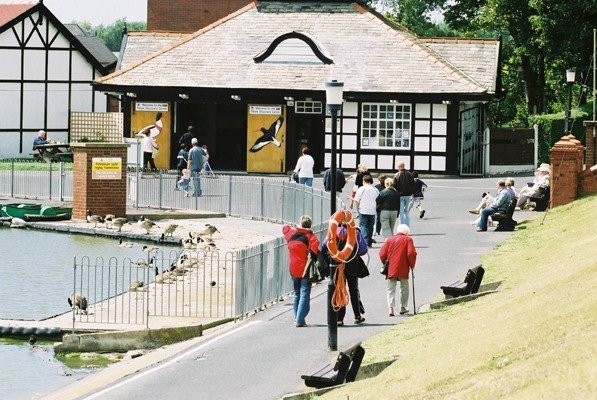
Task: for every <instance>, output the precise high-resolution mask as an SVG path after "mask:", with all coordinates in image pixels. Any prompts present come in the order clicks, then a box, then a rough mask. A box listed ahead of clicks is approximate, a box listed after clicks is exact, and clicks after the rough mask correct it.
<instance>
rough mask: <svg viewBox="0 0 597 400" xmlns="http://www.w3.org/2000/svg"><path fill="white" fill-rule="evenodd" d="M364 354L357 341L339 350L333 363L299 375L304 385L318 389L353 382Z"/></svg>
mask: <svg viewBox="0 0 597 400" xmlns="http://www.w3.org/2000/svg"><path fill="white" fill-rule="evenodd" d="M364 356H365V349H364V348H363V347H362V346H361V342H359V343H357V344H355V345H354V346H352V347H350V348H348V349H346V350H344V351H341V352H340V353H339V354H338V357H337V358H336V363H335V364H333V365H332V364H325V365H322V366H320V367H318V368H316V369H314V370H312V371H311V372H309V373H308V374H305V375H301V378H302V379H304V380H305V385H307V386H309V387H314V388H318V389H321V388H325V387H330V386H336V385H341V384H343V383H344V382H354V380H355V379H356V377H357V373H358V372H359V368H360V367H361V362H362V361H363V357H364Z"/></svg>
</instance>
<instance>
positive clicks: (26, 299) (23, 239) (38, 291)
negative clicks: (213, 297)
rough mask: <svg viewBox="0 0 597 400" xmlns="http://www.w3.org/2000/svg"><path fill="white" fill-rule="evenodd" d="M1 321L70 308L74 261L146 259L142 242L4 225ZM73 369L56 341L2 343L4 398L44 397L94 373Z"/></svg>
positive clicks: (0, 233) (0, 237) (0, 232)
mask: <svg viewBox="0 0 597 400" xmlns="http://www.w3.org/2000/svg"><path fill="white" fill-rule="evenodd" d="M0 246H2V249H1V252H2V257H1V258H0V272H1V273H2V278H1V279H0V293H2V296H1V299H2V301H1V302H0V318H1V319H24V320H40V319H44V318H48V317H51V316H54V315H57V314H62V313H64V312H67V311H69V310H70V308H69V305H68V303H67V298H68V296H69V295H70V294H71V293H72V287H73V265H74V259H75V257H77V259H79V258H81V257H84V256H87V257H90V258H91V259H95V258H96V257H103V258H104V259H108V258H110V257H116V258H117V259H119V260H123V259H125V258H131V259H133V260H136V259H138V258H140V257H143V255H144V253H143V251H142V244H140V245H138V246H137V245H135V246H133V247H132V248H122V247H119V246H118V240H116V239H110V238H101V237H95V236H88V235H80V234H79V235H69V234H64V233H54V232H46V231H39V230H31V229H11V228H6V227H0ZM96 368H97V367H83V368H79V367H72V366H67V365H66V364H64V363H62V362H60V361H58V360H57V359H56V358H55V357H54V351H53V347H52V342H43V341H41V342H38V343H37V345H36V346H35V347H31V346H29V344H28V343H27V342H26V341H19V340H5V339H2V340H0V399H13V400H15V399H30V398H36V397H40V396H41V394H44V393H48V392H50V391H52V390H55V389H57V388H60V387H62V386H64V385H66V384H68V383H70V382H73V381H75V380H78V379H80V378H81V377H82V376H84V375H86V374H88V373H90V372H91V371H93V370H95V369H96Z"/></svg>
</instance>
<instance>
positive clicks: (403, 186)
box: [394, 161, 415, 226]
mask: <svg viewBox="0 0 597 400" xmlns="http://www.w3.org/2000/svg"><path fill="white" fill-rule="evenodd" d="M396 167H397V169H398V172H396V175H394V188H395V189H396V190H397V191H398V193H399V194H400V213H399V216H400V223H401V224H404V225H407V226H410V218H409V216H408V205H409V204H410V198H411V196H412V195H413V192H414V190H415V178H413V175H412V174H411V173H410V172H408V171H407V170H405V169H404V162H402V161H400V162H398V165H397V166H396Z"/></svg>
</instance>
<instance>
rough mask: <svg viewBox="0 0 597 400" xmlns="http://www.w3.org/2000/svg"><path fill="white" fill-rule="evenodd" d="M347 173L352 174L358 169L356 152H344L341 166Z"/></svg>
mask: <svg viewBox="0 0 597 400" xmlns="http://www.w3.org/2000/svg"><path fill="white" fill-rule="evenodd" d="M340 168H342V169H343V170H344V172H345V173H347V174H351V173H352V171H355V170H356V169H357V155H356V154H342V166H340Z"/></svg>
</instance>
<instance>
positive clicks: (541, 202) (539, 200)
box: [529, 188, 550, 211]
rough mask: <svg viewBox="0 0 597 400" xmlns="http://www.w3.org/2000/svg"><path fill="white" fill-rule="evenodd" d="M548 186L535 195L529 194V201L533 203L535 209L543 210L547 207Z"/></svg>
mask: <svg viewBox="0 0 597 400" xmlns="http://www.w3.org/2000/svg"><path fill="white" fill-rule="evenodd" d="M549 192H550V190H549V188H547V189H544V190H542V191H541V192H540V193H538V194H537V195H535V196H530V197H529V201H530V202H532V203H535V208H534V210H535V211H545V210H547V208H548V207H549V200H550V193H549Z"/></svg>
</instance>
